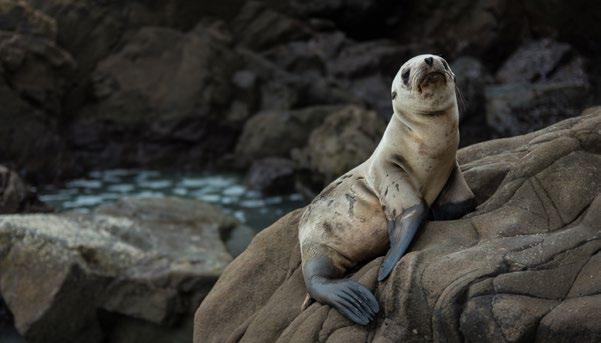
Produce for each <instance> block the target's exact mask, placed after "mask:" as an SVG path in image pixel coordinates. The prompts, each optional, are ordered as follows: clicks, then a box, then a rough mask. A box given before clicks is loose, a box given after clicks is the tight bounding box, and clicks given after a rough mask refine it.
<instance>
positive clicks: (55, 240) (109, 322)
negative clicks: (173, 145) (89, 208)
mask: <svg viewBox="0 0 601 343" xmlns="http://www.w3.org/2000/svg"><path fill="white" fill-rule="evenodd" d="M236 225H238V224H237V222H236V221H235V220H234V219H232V218H230V217H229V216H227V215H225V214H224V213H223V212H222V211H221V210H219V209H217V208H215V207H213V206H211V205H208V204H204V203H200V202H198V201H193V200H183V199H177V198H166V199H133V198H132V199H129V198H125V199H122V200H119V201H118V202H116V203H114V204H110V205H105V206H102V207H100V208H97V209H96V210H95V211H93V212H92V213H90V214H79V213H64V214H36V215H5V216H0V294H1V295H2V297H3V298H4V300H5V302H6V305H7V307H8V309H9V310H10V311H11V312H12V315H13V316H14V325H15V327H16V328H17V330H18V331H19V333H20V334H21V335H23V336H24V338H25V339H26V341H27V342H32V343H35V342H101V341H103V339H104V340H106V341H110V342H148V341H153V342H186V341H188V339H189V335H190V329H191V326H190V324H191V323H190V318H191V316H192V315H191V313H192V312H193V310H194V309H195V308H196V307H197V306H198V304H199V303H200V301H201V300H202V298H203V297H204V296H205V295H206V294H207V292H208V291H209V290H210V289H211V287H212V285H213V283H214V282H215V280H216V279H217V277H218V276H219V275H220V274H221V272H222V270H223V269H224V268H225V266H226V265H227V264H228V263H229V262H230V261H231V256H230V255H229V254H228V252H227V251H226V248H225V246H224V243H223V242H222V239H221V237H222V235H226V234H227V233H228V232H230V231H231V230H232V229H233V228H234V227H235V226H236Z"/></svg>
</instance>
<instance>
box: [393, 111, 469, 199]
mask: <svg viewBox="0 0 601 343" xmlns="http://www.w3.org/2000/svg"><path fill="white" fill-rule="evenodd" d="M428 119H429V120H430V122H429V123H427V125H414V126H413V127H412V128H409V127H404V128H402V129H401V130H400V137H399V141H400V142H399V144H397V146H398V148H399V151H400V154H402V156H403V159H404V161H405V163H406V170H407V171H408V172H409V173H410V174H411V176H412V178H413V179H414V181H415V182H416V183H417V185H416V186H417V187H418V188H419V191H420V193H422V195H423V197H424V198H425V200H426V201H427V202H428V203H431V202H432V201H434V200H435V199H436V197H437V196H438V193H440V191H441V190H442V188H443V187H444V184H445V183H446V181H447V179H448V177H449V175H450V173H451V170H452V168H453V166H454V164H455V155H456V153H457V146H458V144H459V130H458V127H457V125H458V123H457V120H456V118H454V117H453V116H450V115H447V116H439V117H435V118H428Z"/></svg>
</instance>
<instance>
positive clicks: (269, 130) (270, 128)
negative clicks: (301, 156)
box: [234, 106, 340, 166]
mask: <svg viewBox="0 0 601 343" xmlns="http://www.w3.org/2000/svg"><path fill="white" fill-rule="evenodd" d="M338 109H340V107H339V106H315V107H308V108H304V109H300V110H289V111H286V110H279V111H278V110H273V111H265V112H261V113H259V114H257V115H255V116H253V117H252V118H250V120H248V121H247V122H246V124H245V125H244V128H243V130H242V134H241V135H240V138H239V139H238V144H237V145H236V149H235V152H234V154H235V158H236V161H235V162H236V164H239V165H242V166H248V165H250V164H251V163H252V162H253V161H255V160H257V159H261V158H265V157H289V156H290V151H291V150H292V149H294V148H300V147H303V146H305V144H306V143H307V139H308V138H309V135H310V134H311V131H312V130H314V129H315V128H317V127H318V126H319V125H320V124H321V123H323V121H324V120H325V119H326V118H327V117H328V116H329V115H330V114H331V113H333V112H336V110H338Z"/></svg>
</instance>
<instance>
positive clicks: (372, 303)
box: [303, 256, 380, 325]
mask: <svg viewBox="0 0 601 343" xmlns="http://www.w3.org/2000/svg"><path fill="white" fill-rule="evenodd" d="M303 274H304V277H305V284H306V286H307V291H309V294H310V295H311V297H313V298H314V299H315V300H317V301H319V302H320V303H322V304H328V305H331V306H333V307H334V308H335V309H336V310H338V312H340V314H342V315H343V316H345V317H346V318H348V319H350V320H351V321H353V322H355V323H357V324H360V325H367V324H368V323H369V322H371V321H372V320H373V319H374V318H375V316H376V314H377V313H378V312H379V311H380V306H379V305H378V301H377V300H376V297H375V296H374V295H373V294H372V293H371V292H370V291H369V290H368V289H367V288H365V286H363V285H361V284H360V283H358V282H356V281H353V280H350V279H336V277H337V276H339V274H340V273H339V272H337V270H336V268H335V267H334V265H333V263H332V262H331V261H330V259H329V258H328V257H327V256H320V257H318V258H315V259H313V260H311V261H308V262H307V263H306V264H305V265H304V266H303Z"/></svg>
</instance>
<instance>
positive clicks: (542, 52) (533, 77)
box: [486, 39, 590, 135]
mask: <svg viewBox="0 0 601 343" xmlns="http://www.w3.org/2000/svg"><path fill="white" fill-rule="evenodd" d="M496 78H497V80H498V81H499V82H502V84H500V85H495V86H489V87H487V88H486V115H487V123H488V125H489V126H490V127H492V128H493V129H494V130H495V131H497V132H498V133H500V134H503V135H516V134H522V133H525V132H529V131H532V130H536V129H540V128H542V127H545V126H547V125H550V124H553V123H555V122H557V121H559V120H562V119H565V118H568V117H573V116H575V115H577V114H578V113H580V111H582V109H583V108H584V106H585V105H586V103H587V100H588V90H589V88H590V84H589V81H588V78H587V76H586V72H585V70H584V60H583V58H582V57H580V56H578V55H577V54H576V53H575V52H574V51H573V50H572V48H571V47H570V46H569V45H568V44H564V43H558V42H555V41H552V40H549V39H543V40H540V41H535V42H531V43H527V44H525V45H524V46H522V47H521V48H520V49H518V50H517V51H516V52H515V53H514V54H513V55H512V56H511V57H510V58H509V59H508V60H507V61H506V62H505V64H504V65H503V66H502V67H501V68H500V69H499V71H498V72H497V77H496Z"/></svg>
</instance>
